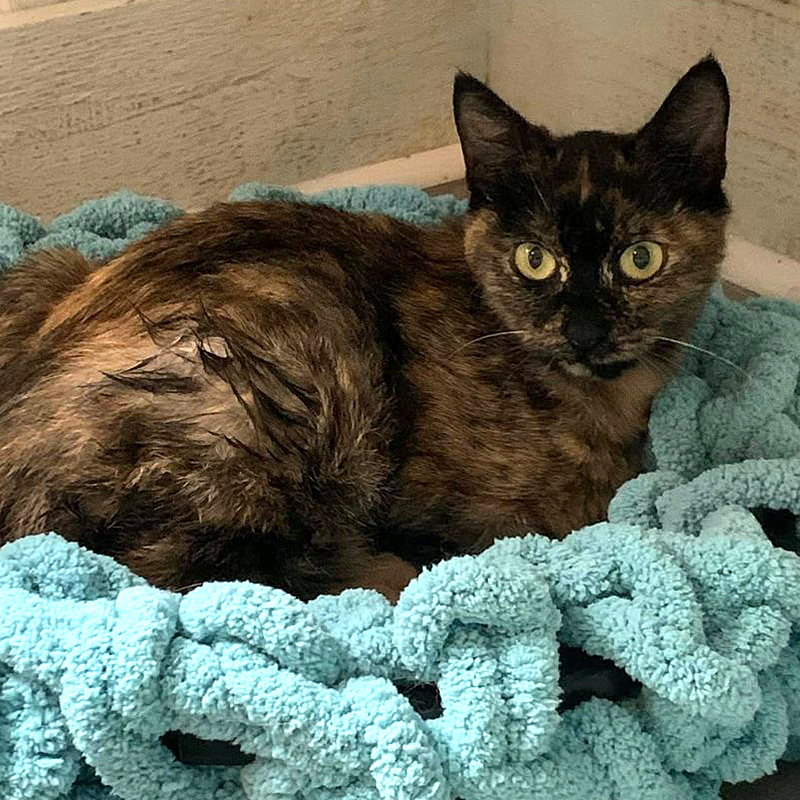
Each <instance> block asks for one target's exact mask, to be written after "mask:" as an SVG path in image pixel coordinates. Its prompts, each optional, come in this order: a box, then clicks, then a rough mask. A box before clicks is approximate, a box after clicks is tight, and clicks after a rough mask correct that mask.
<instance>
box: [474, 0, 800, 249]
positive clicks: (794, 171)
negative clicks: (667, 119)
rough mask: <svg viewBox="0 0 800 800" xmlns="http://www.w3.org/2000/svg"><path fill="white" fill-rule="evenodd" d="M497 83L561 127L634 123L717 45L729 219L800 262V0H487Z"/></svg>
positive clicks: (535, 116) (527, 109)
mask: <svg viewBox="0 0 800 800" xmlns="http://www.w3.org/2000/svg"><path fill="white" fill-rule="evenodd" d="M488 2H489V3H490V6H491V14H490V20H491V22H490V24H491V37H490V55H489V73H488V77H489V82H490V84H491V85H492V87H493V88H494V89H495V90H496V91H498V92H499V93H501V94H502V95H504V96H505V97H506V98H507V99H508V100H509V101H510V102H511V103H512V104H514V105H516V106H517V107H518V108H519V110H520V111H522V112H523V113H525V114H526V116H528V117H529V118H530V119H531V120H533V121H537V122H541V123H544V124H546V125H549V126H552V127H553V128H554V129H556V130H557V131H560V132H566V131H569V130H574V129H576V128H595V127H596V128H608V129H612V130H626V129H633V128H636V127H637V126H638V125H639V124H641V123H642V122H644V121H645V119H646V118H647V117H648V116H649V114H651V113H652V112H653V111H654V110H655V108H656V107H657V106H658V104H659V103H660V102H661V100H662V99H663V98H664V96H665V95H666V93H667V92H668V91H669V89H670V87H671V85H672V83H673V82H674V81H675V80H677V78H678V77H680V75H681V74H682V72H683V71H684V70H686V69H687V68H688V67H689V66H690V65H691V64H692V63H693V62H694V61H696V60H697V59H699V58H701V57H702V56H703V55H704V54H705V53H707V52H708V51H709V50H713V51H714V52H715V53H716V55H717V57H718V58H719V59H720V61H721V62H722V64H723V67H724V69H725V71H726V73H727V75H728V80H729V83H730V87H731V94H732V111H731V133H730V138H729V152H728V159H729V171H728V184H727V185H728V189H729V193H730V196H731V199H732V204H733V207H734V220H733V228H734V230H735V231H736V232H738V233H739V234H740V235H742V236H744V237H745V238H747V239H749V240H751V241H753V242H756V243H758V244H761V245H763V246H765V247H769V248H772V249H774V250H777V251H779V252H781V253H787V254H789V255H791V256H793V257H794V258H795V259H800V0H605V2H597V0H595V2H592V1H591V0H488Z"/></svg>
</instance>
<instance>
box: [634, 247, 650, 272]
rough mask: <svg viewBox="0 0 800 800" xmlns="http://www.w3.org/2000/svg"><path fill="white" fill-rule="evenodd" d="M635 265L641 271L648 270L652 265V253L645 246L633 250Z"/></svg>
mask: <svg viewBox="0 0 800 800" xmlns="http://www.w3.org/2000/svg"><path fill="white" fill-rule="evenodd" d="M633 263H634V264H636V266H637V267H639V269H646V268H647V267H648V266H649V265H650V251H649V250H648V249H647V248H646V247H645V246H644V245H643V244H640V245H639V246H638V247H635V248H634V249H633Z"/></svg>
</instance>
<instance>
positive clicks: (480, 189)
mask: <svg viewBox="0 0 800 800" xmlns="http://www.w3.org/2000/svg"><path fill="white" fill-rule="evenodd" d="M453 112H454V114H455V120H456V129H457V130H458V136H459V139H460V140H461V150H462V152H463V153H464V164H465V166H466V168H467V186H468V187H469V190H470V196H471V205H472V207H476V206H480V205H483V204H484V203H485V202H492V201H493V200H497V199H499V198H497V197H496V196H495V195H496V194H497V193H503V192H505V191H507V190H508V188H509V183H512V184H513V182H514V179H515V176H519V174H520V172H521V171H522V170H523V162H526V160H527V163H526V165H525V166H526V168H530V156H531V155H532V154H533V153H534V151H535V150H536V149H537V148H541V147H543V146H545V145H546V142H548V141H549V138H550V137H549V134H548V133H547V131H546V130H545V129H544V128H539V127H536V126H534V125H531V124H530V123H529V122H528V121H527V120H526V119H525V118H524V117H523V116H522V115H521V114H518V113H517V112H516V111H514V109H513V108H511V106H509V105H508V104H507V103H505V102H503V100H501V99H500V98H499V97H498V96H497V95H496V94H495V93H494V92H493V91H492V90H491V89H489V87H488V86H486V85H485V84H483V83H481V81H479V80H478V79H477V78H473V77H472V76H471V75H466V74H465V73H463V72H459V73H458V74H457V75H456V79H455V83H454V84H453Z"/></svg>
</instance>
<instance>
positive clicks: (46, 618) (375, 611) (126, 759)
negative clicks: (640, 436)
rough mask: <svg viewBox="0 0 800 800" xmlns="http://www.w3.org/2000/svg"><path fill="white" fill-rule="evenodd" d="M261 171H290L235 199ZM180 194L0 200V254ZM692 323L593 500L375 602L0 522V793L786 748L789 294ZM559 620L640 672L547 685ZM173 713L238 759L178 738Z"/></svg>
mask: <svg viewBox="0 0 800 800" xmlns="http://www.w3.org/2000/svg"><path fill="white" fill-rule="evenodd" d="M276 196H277V197H287V196H291V197H295V196H296V195H294V194H293V193H291V192H290V191H288V190H285V189H276V188H272V187H265V186H257V185H256V186H253V185H251V186H248V187H243V188H242V189H240V190H239V191H237V192H236V193H235V194H234V196H233V198H232V199H244V198H251V197H259V198H261V197H263V198H269V197H276ZM307 200H308V201H309V202H323V203H328V204H332V205H336V206H340V207H345V208H350V209H359V210H361V209H364V210H369V209H374V210H380V211H385V212H388V213H391V214H395V215H397V216H400V217H403V218H405V219H408V220H411V221H414V222H418V223H421V224H426V223H430V222H433V221H435V220H437V219H439V218H441V217H442V216H445V215H448V214H453V213H461V212H463V210H464V205H463V203H461V202H460V201H458V200H456V199H455V198H452V197H439V198H429V197H428V196H427V195H425V194H424V193H423V192H420V191H418V190H415V189H411V188H404V187H366V188H356V189H347V190H342V191H335V192H329V193H326V194H324V195H317V196H316V197H313V198H307ZM179 213H180V212H179V211H178V210H177V209H175V208H174V207H173V206H171V205H169V204H168V203H165V202H163V201H160V200H154V199H149V198H143V197H138V196H135V195H132V194H117V195H113V196H111V197H108V198H104V199H101V200H98V201H94V202H90V203H87V204H84V205H82V206H80V207H79V208H77V209H76V210H75V211H73V212H71V213H69V214H66V215H64V216H62V217H60V218H58V219H56V220H55V221H54V222H53V223H52V224H51V225H50V226H49V227H47V228H46V227H44V226H42V225H41V224H40V223H39V222H37V221H36V220H35V219H33V218H32V217H30V216H27V215H25V214H22V213H20V212H19V211H16V210H14V209H12V208H10V207H8V206H0V268H2V267H3V266H9V265H11V264H13V263H14V262H15V261H16V260H17V259H19V257H20V256H21V255H22V254H23V252H24V251H25V250H26V249H28V248H36V247H46V246H52V245H57V244H58V245H72V246H75V247H77V248H78V249H80V250H82V251H83V252H84V253H86V254H87V255H89V256H92V257H99V258H105V257H108V256H110V255H112V254H114V253H115V252H117V251H118V250H120V249H121V248H122V247H123V246H124V245H125V244H126V243H127V242H128V241H130V240H131V239H134V238H136V237H137V236H141V235H142V234H143V233H144V232H145V231H147V230H149V229H151V228H152V227H154V226H156V225H159V224H161V223H163V222H164V221H165V220H167V219H169V218H171V217H173V216H175V215H177V214H179ZM0 313H2V309H0ZM693 343H694V344H695V345H696V346H697V347H699V348H703V349H706V350H711V351H714V352H715V353H717V354H719V355H720V356H721V357H722V358H723V359H725V360H724V361H723V360H719V359H717V358H712V357H710V356H707V355H706V354H705V353H703V352H701V351H699V350H697V351H692V352H691V353H690V354H689V355H688V357H687V359H686V362H685V368H684V369H683V370H682V372H681V374H680V375H679V376H678V377H676V378H675V379H674V380H673V381H672V382H671V383H670V385H669V386H668V387H667V388H666V389H664V390H663V391H662V392H661V394H660V395H659V396H658V398H657V400H656V402H655V404H654V408H653V412H652V417H651V420H650V441H649V448H648V460H649V464H648V470H647V471H646V472H645V473H644V474H642V475H641V476H639V477H638V478H636V479H635V480H633V481H630V482H629V483H628V484H626V485H625V486H623V487H622V488H621V489H620V491H619V493H618V494H617V496H616V497H615V499H614V500H613V502H612V504H611V507H610V511H609V522H608V523H602V524H599V525H594V526H591V527H589V528H586V529H584V530H581V531H578V532H576V533H574V534H572V535H571V536H569V537H568V538H567V539H566V540H564V541H561V542H555V541H550V540H548V539H545V538H542V537H538V536H528V537H525V538H517V539H507V540H502V541H499V542H498V543H496V544H495V545H494V546H492V547H491V548H490V549H489V550H487V551H486V552H484V553H482V554H480V555H478V556H470V557H461V558H454V559H451V560H449V561H445V562H443V563H441V564H439V565H437V566H435V567H434V568H432V569H430V570H426V571H425V572H423V574H422V575H421V576H420V577H419V578H417V579H416V580H415V581H413V582H412V583H411V584H410V585H409V587H408V588H407V589H406V590H405V592H404V593H403V595H402V596H401V598H400V601H399V602H398V603H397V605H396V606H395V607H392V606H390V605H389V604H388V603H387V602H386V600H385V599H384V598H383V597H381V596H380V595H378V594H376V593H372V592H369V591H365V590H352V591H348V592H345V593H343V594H342V595H339V596H337V597H320V598H318V599H316V600H314V601H312V602H309V603H302V602H300V601H298V600H296V599H294V598H292V597H290V596H288V595H286V594H285V593H283V592H281V591H278V590H275V589H271V588H268V587H264V586H256V585H252V584H247V583H210V584H206V585H203V586H201V587H199V588H197V589H195V590H194V591H191V592H190V593H188V594H187V595H184V596H178V595H175V594H171V593H168V592H165V591H161V590H157V589H155V588H153V587H150V586H148V585H146V584H145V582H144V581H142V580H141V579H139V578H138V577H136V576H134V575H132V574H131V573H130V572H129V571H128V570H127V569H125V568H124V567H122V566H120V565H118V564H116V563H115V562H114V561H112V560H111V559H109V558H107V557H103V556H98V555H94V554H92V553H90V552H88V551H86V550H84V549H82V548H80V547H78V546H77V545H75V544H74V543H70V542H67V541H65V540H63V539H62V538H60V537H59V536H57V535H56V534H45V535H38V536H31V537H29V538H26V539H23V540H20V541H16V542H13V543H10V544H8V545H6V546H5V547H3V548H2V549H0V797H4V798H13V800H57V798H70V800H101V798H105V799H107V800H112V799H113V798H121V799H122V800H186V799H187V798H191V800H298V798H303V799H304V800H455V798H462V799H463V800H486V798H493V800H556V798H558V800H617V799H624V800H629V799H630V798H636V800H712V798H717V797H718V796H719V790H720V785H721V783H722V782H725V781H727V782H739V781H750V780H754V779H756V778H758V777H760V776H762V775H764V774H767V773H769V772H771V771H773V770H774V768H775V763H776V760H777V759H780V758H784V759H789V760H792V759H793V760H800V559H798V557H797V556H795V555H794V554H793V553H791V552H788V551H787V550H784V549H780V548H777V547H775V546H773V545H772V544H771V543H770V541H769V540H768V538H767V536H766V535H765V533H764V532H763V530H762V527H761V525H760V524H759V523H758V521H757V518H756V515H754V513H753V511H756V512H757V514H758V515H759V518H761V519H763V518H764V513H763V509H788V510H789V511H790V512H792V513H794V514H796V513H798V512H800V390H799V389H798V371H799V370H800V308H798V307H797V306H795V305H793V304H790V303H786V302H780V301H774V300H765V299H753V300H749V301H747V302H745V303H742V304H736V303H733V302H731V301H729V300H727V299H726V298H725V297H724V295H723V294H722V292H721V290H719V289H716V290H715V291H714V292H713V293H712V294H711V296H710V298H709V300H708V303H707V305H706V307H705V310H704V312H703V315H702V318H701V319H700V321H699V323H698V325H697V327H696V329H695V331H694V334H693ZM790 521H792V522H793V520H790ZM784 527H785V526H784ZM784 535H785V536H787V537H788V539H789V540H792V541H793V542H794V543H796V534H795V531H794V528H793V527H790V529H789V530H788V531H784ZM791 543H792V542H790V544H791ZM559 643H563V644H566V645H569V646H572V647H577V648H582V649H583V650H585V651H586V652H588V653H592V654H596V655H599V656H602V657H605V658H607V659H610V660H612V661H614V662H615V663H616V664H617V665H619V666H620V667H622V668H624V669H625V670H626V671H627V673H628V674H629V675H630V676H632V677H633V678H635V679H636V680H637V681H640V682H641V684H642V685H643V688H642V691H641V693H640V694H639V695H638V696H637V697H635V698H630V699H627V700H624V701H620V702H609V701H605V700H599V699H596V698H595V699H592V700H590V701H588V702H584V703H581V704H580V705H578V706H577V707H575V708H573V709H571V710H568V711H563V712H561V713H559V662H558V657H559V656H558V653H559ZM414 683H420V684H429V683H432V684H436V686H437V687H438V691H439V694H440V696H441V705H442V713H441V715H440V716H438V717H436V718H432V719H423V718H422V716H420V714H418V713H417V712H416V711H415V710H414V708H413V707H412V705H411V704H410V702H409V700H408V699H407V698H406V696H404V695H403V694H402V693H400V692H399V691H398V689H397V688H396V685H400V684H404V685H408V684H414ZM169 731H182V732H185V733H187V734H193V735H194V736H197V737H200V738H202V739H206V740H223V741H228V742H234V743H236V744H237V745H238V746H239V747H240V748H241V749H242V750H243V751H244V752H245V753H247V754H252V756H253V758H252V761H251V762H250V763H248V764H247V765H245V766H227V767H224V766H201V765H194V766H192V765H188V764H184V763H181V762H179V761H178V760H176V759H175V758H174V757H173V756H172V754H171V752H170V751H169V750H168V749H167V748H166V747H165V746H164V745H163V744H162V737H163V736H164V735H165V734H166V733H167V732H169Z"/></svg>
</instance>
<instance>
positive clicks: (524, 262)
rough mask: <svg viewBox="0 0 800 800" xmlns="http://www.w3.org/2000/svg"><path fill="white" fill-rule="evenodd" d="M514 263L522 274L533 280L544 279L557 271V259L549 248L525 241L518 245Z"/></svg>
mask: <svg viewBox="0 0 800 800" xmlns="http://www.w3.org/2000/svg"><path fill="white" fill-rule="evenodd" d="M514 263H515V264H516V265H517V269H518V270H519V271H520V274H521V275H524V276H525V277H526V278H528V280H531V281H543V280H545V278H549V277H550V276H551V275H552V274H553V273H554V272H555V271H556V260H555V258H554V256H553V254H552V253H551V252H550V251H549V250H545V248H544V247H542V246H541V245H540V244H535V243H533V242H525V244H521V245H520V246H519V247H517V249H516V252H515V253H514Z"/></svg>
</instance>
